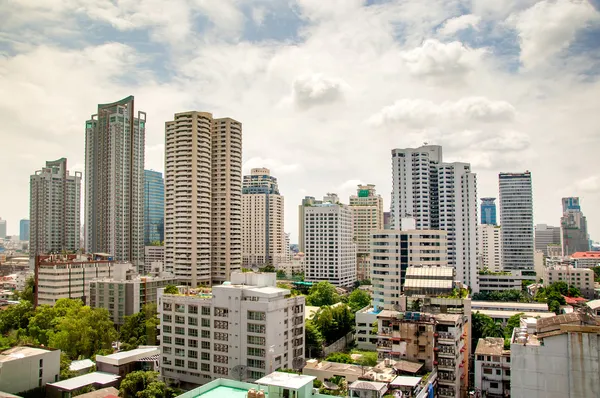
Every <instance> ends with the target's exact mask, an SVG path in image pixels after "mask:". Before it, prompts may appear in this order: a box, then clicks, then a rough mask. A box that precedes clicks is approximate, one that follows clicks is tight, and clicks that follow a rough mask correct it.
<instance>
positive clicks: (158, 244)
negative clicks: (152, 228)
mask: <svg viewBox="0 0 600 398" xmlns="http://www.w3.org/2000/svg"><path fill="white" fill-rule="evenodd" d="M164 245H165V242H161V241H159V240H153V241H152V242H150V245H149V246H164Z"/></svg>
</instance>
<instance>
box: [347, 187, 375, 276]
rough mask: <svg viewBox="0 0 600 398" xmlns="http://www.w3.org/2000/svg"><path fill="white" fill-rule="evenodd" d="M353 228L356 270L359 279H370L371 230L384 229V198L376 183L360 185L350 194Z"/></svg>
mask: <svg viewBox="0 0 600 398" xmlns="http://www.w3.org/2000/svg"><path fill="white" fill-rule="evenodd" d="M350 210H352V228H353V230H354V242H355V243H356V272H357V277H358V279H359V280H364V279H370V278H371V271H370V253H371V231H373V230H377V229H383V199H382V198H381V195H377V192H376V191H375V185H372V184H368V185H359V186H358V189H357V191H356V195H352V196H350Z"/></svg>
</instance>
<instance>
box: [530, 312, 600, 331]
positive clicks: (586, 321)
mask: <svg viewBox="0 0 600 398" xmlns="http://www.w3.org/2000/svg"><path fill="white" fill-rule="evenodd" d="M567 324H570V325H594V326H595V325H598V321H596V320H595V319H594V318H593V317H591V316H588V315H587V314H585V313H583V312H579V311H576V312H571V313H569V314H561V315H555V316H553V317H551V318H545V319H539V320H538V321H537V331H538V333H542V332H547V331H549V330H556V329H560V325H567Z"/></svg>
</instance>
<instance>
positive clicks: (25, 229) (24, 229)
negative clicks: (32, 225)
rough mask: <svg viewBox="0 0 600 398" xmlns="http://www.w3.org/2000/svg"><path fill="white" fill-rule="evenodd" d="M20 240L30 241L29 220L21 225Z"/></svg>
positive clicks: (23, 221)
mask: <svg viewBox="0 0 600 398" xmlns="http://www.w3.org/2000/svg"><path fill="white" fill-rule="evenodd" d="M19 240H29V220H25V219H23V220H21V222H20V223H19Z"/></svg>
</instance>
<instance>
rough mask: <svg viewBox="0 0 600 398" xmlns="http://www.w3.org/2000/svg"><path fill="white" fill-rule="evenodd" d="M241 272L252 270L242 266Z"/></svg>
mask: <svg viewBox="0 0 600 398" xmlns="http://www.w3.org/2000/svg"><path fill="white" fill-rule="evenodd" d="M242 272H252V270H251V269H250V268H242Z"/></svg>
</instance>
